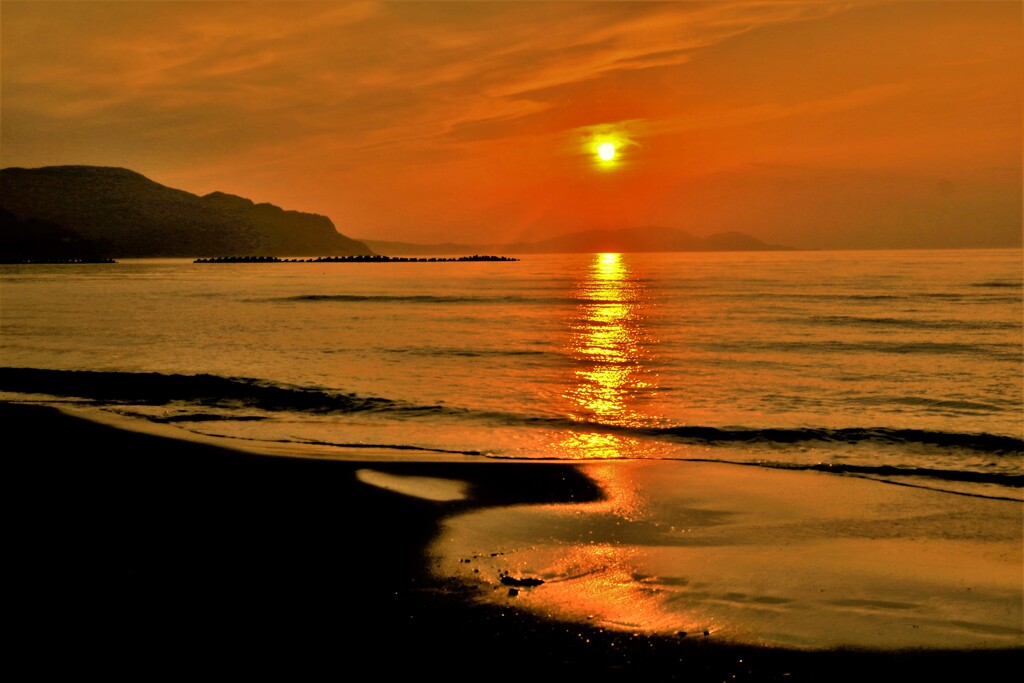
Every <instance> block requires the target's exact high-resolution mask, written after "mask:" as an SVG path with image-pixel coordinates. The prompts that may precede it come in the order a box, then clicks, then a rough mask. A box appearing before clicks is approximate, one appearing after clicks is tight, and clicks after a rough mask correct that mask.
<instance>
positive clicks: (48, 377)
mask: <svg viewBox="0 0 1024 683" xmlns="http://www.w3.org/2000/svg"><path fill="white" fill-rule="evenodd" d="M0 390H4V391H14V392H20V393H36V394H50V395H53V396H77V397H81V398H87V399H94V400H102V401H112V402H120V403H126V402H132V403H140V404H144V405H163V404H167V403H173V402H177V401H187V402H191V403H195V404H197V405H201V406H207V407H212V406H221V407H250V408H259V409H261V410H268V411H299V412H313V413H331V412H342V413H352V412H361V411H369V410H387V409H392V410H402V409H408V408H412V406H402V405H400V404H399V403H398V402H396V401H392V400H390V399H386V398H376V397H365V396H357V395H355V394H346V393H340V392H332V391H325V390H321V389H309V388H303V387H291V386H286V385H280V384H275V383H272V382H268V381H264V380H258V379H250V378H240V377H220V376H217V375H207V374H199V375H175V374H161V373H156V372H138V373H136V372H109V371H107V372H102V371H93V370H41V369H36V368H9V367H3V368H0ZM415 408H416V409H417V410H420V411H423V410H430V409H431V408H437V409H444V408H443V407H442V406H418V407H415Z"/></svg>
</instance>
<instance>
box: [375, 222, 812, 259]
mask: <svg viewBox="0 0 1024 683" xmlns="http://www.w3.org/2000/svg"><path fill="white" fill-rule="evenodd" d="M362 241H363V242H364V243H365V244H366V245H367V246H369V247H370V248H371V249H372V250H373V251H375V252H379V253H389V254H403V255H416V254H473V253H488V252H492V253H493V252H504V253H508V254H593V253H606V252H617V253H638V252H675V251H787V250H792V247H786V246H781V245H777V244H767V243H765V242H762V241H761V240H759V239H757V238H756V237H752V236H750V235H747V234H745V233H742V232H735V231H733V232H723V233H717V234H714V235H709V236H707V237H697V236H695V235H692V234H690V233H688V232H685V231H683V230H678V229H676V228H666V227H658V226H651V227H643V228H623V229H621V230H585V231H581V232H574V233H569V234H567V235H558V236H556V237H550V238H548V239H544V240H538V241H534V242H512V243H505V244H497V243H494V244H490V243H489V244H457V243H453V242H445V243H442V244H417V243H414V242H395V241H386V240H373V239H363V240H362Z"/></svg>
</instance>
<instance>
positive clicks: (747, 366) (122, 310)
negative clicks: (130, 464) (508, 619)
mask: <svg viewBox="0 0 1024 683" xmlns="http://www.w3.org/2000/svg"><path fill="white" fill-rule="evenodd" d="M1022 291H1024V286H1022V254H1021V251H1020V250H965V251H864V252H852V251H843V252H838V251H837V252H766V253H701V254H697V253H687V254H563V255H529V256H522V257H521V260H519V261H516V262H444V263H269V264H268V263H263V264H260V263H251V264H249V263H246V264H195V263H192V262H191V261H188V260H173V259H172V260H126V261H122V262H120V263H117V264H111V265H60V266H56V265H54V266H50V265H31V266H11V265H5V266H0V366H2V367H0V398H3V399H6V400H21V401H24V400H31V401H41V402H50V403H56V402H61V403H65V404H67V403H71V404H74V405H85V406H92V407H94V408H99V409H102V410H106V411H111V412H116V413H118V414H119V415H121V416H124V417H126V418H130V419H135V420H139V421H146V422H160V423H163V424H167V425H173V426H174V427H175V428H176V429H180V430H183V432H194V433H198V434H209V435H215V436H221V437H227V438H230V439H235V440H237V443H238V444H239V445H240V446H249V447H261V446H269V445H273V447H274V448H275V449H278V450H284V451H286V452H287V451H289V450H292V451H294V452H296V453H301V452H307V451H308V452H315V453H317V454H319V455H324V456H327V457H330V456H331V455H336V456H338V457H345V455H346V454H347V453H351V452H352V449H353V448H354V447H363V446H375V447H383V448H384V449H385V451H383V452H388V453H391V454H392V455H393V456H394V457H419V456H423V455H430V456H444V455H445V454H453V455H454V454H463V455H466V456H470V457H480V458H531V459H555V460H605V459H623V458H636V459H653V460H659V459H662V460H677V459H682V460H710V461H726V462H734V463H743V464H748V465H751V466H756V467H769V468H787V469H815V470H825V471H829V472H834V473H835V474H836V475H837V476H854V477H868V478H874V479H884V480H887V481H892V482H896V483H900V484H907V485H911V486H920V487H926V488H935V489H941V490H946V491H952V492H957V493H964V494H970V495H978V496H987V497H993V498H1010V499H1015V500H1020V499H1021V498H1022V486H1024V469H1022V456H1024V375H1022V367H1024V366H1022V360H1024V356H1022V351H1024V346H1022V345H1024V332H1022V311H1024V309H1022Z"/></svg>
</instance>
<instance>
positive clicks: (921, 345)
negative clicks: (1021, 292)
mask: <svg viewBox="0 0 1024 683" xmlns="http://www.w3.org/2000/svg"><path fill="white" fill-rule="evenodd" d="M707 348H708V349H711V350H720V349H723V348H726V349H735V350H738V351H749V350H750V349H758V350H769V351H785V352H790V351H796V352H800V353H837V352H839V353H886V354H893V355H910V354H929V355H930V354H935V355H971V356H979V355H985V356H989V357H992V358H1000V359H1008V360H1020V358H1021V347H1020V345H1018V344H1003V343H990V344H967V343H963V342H925V341H916V342H898V341H860V342H850V341H838V340H831V339H830V340H824V341H802V340H801V341H744V342H742V343H738V342H734V343H725V344H723V343H716V344H709V345H708V346H707Z"/></svg>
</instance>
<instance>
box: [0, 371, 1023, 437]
mask: <svg viewBox="0 0 1024 683" xmlns="http://www.w3.org/2000/svg"><path fill="white" fill-rule="evenodd" d="M0 391H8V392H17V393H32V394H48V395H51V396H63V397H69V396H74V397H79V398H83V399H92V400H96V401H107V402H110V403H117V404H126V403H135V404H140V405H150V406H153V405H166V404H173V403H181V402H186V403H191V404H193V405H196V406H199V407H204V408H226V409H231V408H236V409H237V408H255V409H260V410H265V411H283V412H296V413H314V414H329V413H340V414H344V413H364V412H369V411H374V412H380V413H386V414H388V415H393V416H396V417H399V416H401V417H414V416H433V417H438V416H443V417H452V418H457V419H471V420H477V421H480V422H486V423H491V424H494V423H497V424H500V425H502V426H510V427H535V428H542V429H565V430H580V429H586V430H594V431H601V432H609V433H619V434H622V435H624V436H632V437H638V438H654V439H660V440H667V441H671V442H675V443H688V444H698V445H708V446H715V445H735V444H769V445H770V444H778V445H792V444H798V443H799V444H803V443H811V442H820V443H841V444H851V445H854V444H896V445H907V446H933V447H939V448H947V449H948V448H957V449H964V450H969V451H975V452H979V453H985V454H991V455H1024V439H1022V438H1017V437H1014V436H1006V435H1000V434H986V433H952V432H944V431H930V430H922V429H894V428H886V427H847V428H814V427H769V428H749V429H748V428H741V427H730V428H724V427H713V426H700V425H675V426H665V427H637V426H625V425H614V424H603V423H596V422H587V421H577V420H573V419H570V418H568V417H560V416H541V415H528V414H522V413H499V412H490V411H487V412H485V411H473V410H469V409H466V408H457V407H451V406H445V405H417V404H413V403H409V402H405V401H397V400H393V399H388V398H381V397H367V396H358V395H356V394H352V393H343V392H339V391H331V390H325V389H320V388H308V387H297V386H290V385H283V384H277V383H273V382H270V381H266V380H258V379H252V378H239V377H220V376H216V375H208V374H197V375H178V374H161V373H155V372H143V373H134V372H113V371H106V372H104V371H92V370H45V369H37V368H14V367H0ZM240 417H241V416H240ZM159 419H162V420H177V421H187V420H188V419H190V418H187V417H183V416H181V415H178V416H175V417H172V418H166V417H163V418H159ZM191 419H192V420H193V421H204V420H212V419H217V418H215V417H211V416H210V415H209V414H208V413H197V414H195V415H194V416H193V417H192V418H191ZM232 419H234V418H232ZM241 419H253V418H251V417H241Z"/></svg>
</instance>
